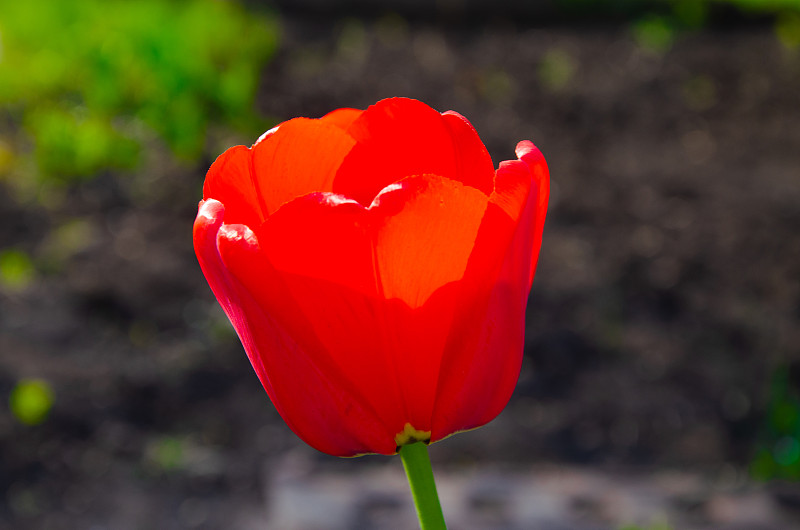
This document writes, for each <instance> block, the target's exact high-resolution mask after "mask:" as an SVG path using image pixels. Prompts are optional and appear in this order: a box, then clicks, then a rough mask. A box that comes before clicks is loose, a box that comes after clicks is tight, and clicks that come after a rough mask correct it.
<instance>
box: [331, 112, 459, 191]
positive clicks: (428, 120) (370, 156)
mask: <svg viewBox="0 0 800 530" xmlns="http://www.w3.org/2000/svg"><path fill="white" fill-rule="evenodd" d="M347 132H348V133H350V135H351V136H352V137H353V138H355V140H356V142H357V144H356V146H355V147H354V148H353V150H352V151H351V152H350V154H349V155H348V156H347V158H346V159H345V160H344V162H343V163H342V166H341V167H340V168H339V170H338V172H337V174H336V180H335V182H334V185H333V191H334V192H336V193H340V194H342V195H345V196H347V197H351V198H353V199H355V200H357V201H358V202H360V203H361V204H363V205H364V206H368V205H369V204H371V203H372V200H373V199H374V198H375V196H376V195H377V194H378V193H379V192H380V191H381V190H382V189H383V188H385V187H386V186H388V185H389V184H391V183H393V182H397V181H399V180H401V179H403V178H404V177H409V176H412V175H422V174H426V173H432V174H436V175H441V176H443V177H447V178H450V179H457V178H458V171H457V166H456V165H455V152H454V149H453V141H452V139H451V136H450V131H449V129H448V128H447V126H446V125H445V123H444V121H443V120H442V115H441V114H439V113H438V112H437V111H436V110H434V109H432V108H431V107H429V106H427V105H425V104H424V103H422V102H419V101H416V100H413V99H405V98H393V99H385V100H382V101H380V102H378V103H376V104H375V105H372V106H371V107H369V108H368V109H367V110H365V111H364V112H363V113H362V114H361V116H359V117H358V119H356V120H355V121H354V122H353V123H352V125H350V127H348V129H347Z"/></svg>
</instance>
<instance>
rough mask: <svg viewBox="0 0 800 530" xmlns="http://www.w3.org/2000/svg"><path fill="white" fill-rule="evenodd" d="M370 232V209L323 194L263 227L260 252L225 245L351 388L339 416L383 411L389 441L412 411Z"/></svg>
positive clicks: (270, 304)
mask: <svg viewBox="0 0 800 530" xmlns="http://www.w3.org/2000/svg"><path fill="white" fill-rule="evenodd" d="M369 232H370V228H369V226H368V223H367V219H366V209H365V208H364V207H362V206H361V205H360V204H358V203H356V202H354V201H347V200H343V199H341V198H339V197H337V196H334V195H332V194H323V193H317V194H311V195H307V196H304V197H301V198H299V199H296V200H294V201H292V202H290V203H288V204H286V205H284V207H282V208H281V209H279V210H278V211H277V212H276V213H275V214H274V215H273V216H272V217H270V218H269V219H268V220H267V221H266V222H265V223H264V224H263V225H262V227H261V228H260V229H259V230H258V240H259V242H260V250H259V253H255V252H252V253H247V254H245V253H243V252H242V251H241V249H240V248H239V247H238V246H235V245H224V244H223V245H222V247H221V250H222V253H223V258H224V259H225V263H226V264H227V266H228V267H229V268H230V270H231V271H232V272H233V273H234V274H235V275H236V277H237V278H239V279H240V280H241V282H242V284H243V285H245V286H246V287H247V289H248V290H249V291H250V292H252V293H253V296H254V298H255V299H257V300H258V301H259V303H261V304H262V305H263V307H264V309H265V312H266V313H267V314H269V315H270V316H271V317H273V318H274V319H275V321H276V322H278V323H279V325H280V326H281V327H282V328H283V329H285V330H286V331H287V333H288V334H289V335H290V336H291V337H293V338H294V340H296V341H297V343H298V345H299V347H300V348H301V349H303V351H305V352H307V355H308V357H309V358H310V359H311V360H312V361H313V362H314V363H315V364H317V365H319V366H320V367H321V368H320V369H321V370H322V371H323V372H324V373H326V374H330V378H331V380H333V381H336V382H337V384H338V385H339V386H340V387H341V388H347V389H348V390H347V395H349V396H350V398H349V399H350V401H349V402H348V401H343V402H342V403H344V406H343V408H342V409H341V410H339V412H338V415H339V416H342V415H345V414H348V412H347V411H348V410H350V409H351V408H362V409H365V410H376V411H380V414H379V415H378V414H376V417H377V416H380V420H379V421H378V424H379V425H380V427H375V428H376V429H379V430H381V432H382V434H383V439H382V440H383V441H385V442H387V443H389V442H393V440H394V435H395V434H396V433H397V432H398V431H399V430H402V428H403V426H404V424H405V421H406V420H405V417H406V414H405V412H404V406H403V400H402V398H401V395H400V391H399V383H398V381H397V377H396V374H397V372H396V370H395V369H394V366H393V358H392V356H391V355H387V354H384V349H385V348H384V343H385V341H384V339H383V338H382V336H381V330H382V327H381V326H379V325H378V323H377V319H378V318H379V316H380V315H381V307H380V300H378V298H377V295H376V283H375V273H374V268H373V250H372V238H371V236H370V234H369ZM271 355H272V353H271V352H267V353H265V354H262V356H264V357H267V356H271ZM285 377H290V379H293V380H300V379H303V378H304V377H305V375H304V372H302V371H296V372H295V373H294V374H293V375H291V376H288V375H287V376H285ZM391 452H394V447H392V451H391Z"/></svg>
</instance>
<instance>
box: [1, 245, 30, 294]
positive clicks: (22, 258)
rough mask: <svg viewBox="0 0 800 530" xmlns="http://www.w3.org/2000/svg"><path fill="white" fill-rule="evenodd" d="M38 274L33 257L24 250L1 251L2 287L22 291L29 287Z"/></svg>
mask: <svg viewBox="0 0 800 530" xmlns="http://www.w3.org/2000/svg"><path fill="white" fill-rule="evenodd" d="M35 275H36V271H35V270H34V267H33V262H32V261H31V258H30V257H29V256H28V255H27V254H26V253H25V252H23V251H21V250H17V249H5V250H3V251H0V287H3V288H5V289H7V290H11V291H20V290H22V289H25V288H26V287H28V286H29V285H30V284H31V283H32V282H33V279H34V277H35Z"/></svg>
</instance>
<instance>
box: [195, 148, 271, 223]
mask: <svg viewBox="0 0 800 530" xmlns="http://www.w3.org/2000/svg"><path fill="white" fill-rule="evenodd" d="M251 169H252V160H251V158H250V149H248V148H247V147H245V146H243V145H237V146H235V147H231V148H230V149H228V150H227V151H225V152H224V153H222V154H221V155H219V156H218V157H217V159H216V160H215V161H214V163H213V164H212V165H211V169H209V170H208V174H207V175H206V180H205V182H204V183H203V198H204V199H211V198H213V199H217V200H218V201H220V202H222V203H223V204H226V205H227V206H228V218H229V219H230V222H231V223H242V224H246V225H248V226H259V225H260V224H261V223H262V222H263V221H264V218H265V212H264V210H263V208H262V206H261V204H262V203H261V201H260V200H259V193H260V192H259V188H258V187H257V186H256V185H255V181H254V176H253V173H252V171H251Z"/></svg>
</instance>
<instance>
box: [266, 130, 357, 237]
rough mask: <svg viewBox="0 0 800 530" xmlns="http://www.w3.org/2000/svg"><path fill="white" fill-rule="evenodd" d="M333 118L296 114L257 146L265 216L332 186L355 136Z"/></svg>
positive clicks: (353, 142) (328, 189)
mask: <svg viewBox="0 0 800 530" xmlns="http://www.w3.org/2000/svg"><path fill="white" fill-rule="evenodd" d="M329 121H331V120H329ZM329 121H323V120H313V119H308V118H295V119H293V120H289V121H287V122H284V123H282V124H281V125H280V126H279V127H278V129H277V130H276V131H275V132H274V133H273V134H272V135H271V136H269V137H268V138H265V139H264V140H263V141H261V142H258V143H257V144H256V145H254V146H253V171H254V172H255V174H256V175H258V183H257V187H258V191H259V193H260V196H261V197H263V201H264V208H265V216H269V215H272V214H273V213H274V212H275V211H276V210H277V209H278V208H280V206H281V205H283V204H284V203H286V202H289V201H291V200H292V199H295V198H297V197H302V196H303V195H307V194H309V193H313V192H323V191H331V190H332V188H333V179H334V176H335V175H336V170H337V169H338V168H339V166H340V165H341V163H342V161H343V160H344V159H345V157H346V156H347V154H348V153H349V152H350V150H351V149H352V148H353V146H354V145H355V140H354V139H353V138H352V137H351V136H350V135H349V134H347V133H346V132H345V131H344V130H342V129H341V128H340V127H339V126H337V125H335V124H333V123H330V122H329ZM252 226H259V225H252Z"/></svg>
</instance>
